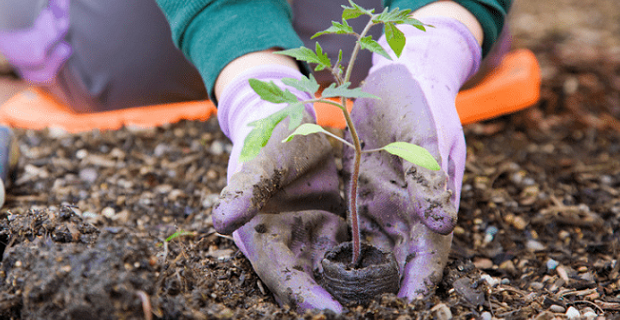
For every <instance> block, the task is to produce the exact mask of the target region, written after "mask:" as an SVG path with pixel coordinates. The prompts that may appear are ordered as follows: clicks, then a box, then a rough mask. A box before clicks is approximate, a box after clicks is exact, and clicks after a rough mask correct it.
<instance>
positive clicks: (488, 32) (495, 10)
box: [384, 0, 512, 57]
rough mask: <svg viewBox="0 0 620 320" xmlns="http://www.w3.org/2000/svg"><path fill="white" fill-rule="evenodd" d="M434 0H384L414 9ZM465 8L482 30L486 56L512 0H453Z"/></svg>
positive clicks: (385, 3)
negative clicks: (476, 20)
mask: <svg viewBox="0 0 620 320" xmlns="http://www.w3.org/2000/svg"><path fill="white" fill-rule="evenodd" d="M435 1H436V0H384V5H385V6H387V7H393V8H396V7H398V8H400V9H411V10H416V9H418V8H421V7H423V6H425V5H427V4H429V3H431V2H435ZM454 1H455V2H457V3H459V4H460V5H462V6H463V7H465V8H467V9H468V10H469V11H470V12H471V13H472V14H473V15H474V16H475V17H476V18H477V19H478V21H479V22H480V25H481V26H482V30H483V31H484V41H483V43H482V55H483V57H484V56H486V55H487V54H488V53H489V51H490V50H491V47H492V46H493V44H494V43H495V41H496V40H497V38H498V37H499V34H500V32H501V31H502V28H503V27H504V22H505V20H506V14H507V13H508V10H510V6H511V5H512V0H454Z"/></svg>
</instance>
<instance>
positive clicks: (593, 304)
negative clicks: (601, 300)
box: [573, 300, 605, 314]
mask: <svg viewBox="0 0 620 320" xmlns="http://www.w3.org/2000/svg"><path fill="white" fill-rule="evenodd" d="M577 303H584V304H589V305H591V306H593V307H595V308H596V309H597V310H598V311H600V313H601V314H604V313H605V311H604V310H603V308H601V307H599V306H598V304H596V303H594V302H592V301H588V300H576V301H573V304H577Z"/></svg>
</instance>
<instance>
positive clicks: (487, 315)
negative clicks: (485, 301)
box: [480, 311, 493, 320]
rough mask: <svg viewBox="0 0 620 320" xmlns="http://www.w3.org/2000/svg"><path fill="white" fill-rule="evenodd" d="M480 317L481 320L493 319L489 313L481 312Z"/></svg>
mask: <svg viewBox="0 0 620 320" xmlns="http://www.w3.org/2000/svg"><path fill="white" fill-rule="evenodd" d="M480 316H481V318H482V320H491V319H493V315H492V314H491V313H490V312H488V311H485V312H483V313H482V314H481V315H480Z"/></svg>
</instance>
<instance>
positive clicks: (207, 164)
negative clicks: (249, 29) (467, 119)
mask: <svg viewBox="0 0 620 320" xmlns="http://www.w3.org/2000/svg"><path fill="white" fill-rule="evenodd" d="M551 3H552V2H545V1H529V0H528V1H521V2H518V3H517V6H516V8H515V12H514V13H513V20H512V22H511V23H512V24H513V26H514V27H513V30H514V35H515V42H514V45H515V46H516V47H528V48H530V49H532V50H533V51H534V52H535V53H536V55H537V57H538V58H539V61H540V63H541V68H542V70H543V84H542V97H541V101H540V102H539V103H538V104H537V105H536V106H534V107H532V108H530V109H528V110H525V111H522V112H519V113H517V114H513V115H509V116H505V117H501V118H498V119H494V120H492V121H486V122H483V123H478V124H473V125H468V126H466V127H465V132H466V138H467V143H468V158H467V165H466V172H465V177H464V183H463V192H462V200H461V207H460V211H459V221H458V225H457V228H456V229H455V239H454V243H453V249H452V254H451V257H450V262H449V265H448V267H447V268H446V270H445V271H444V278H443V281H442V282H441V283H440V285H439V287H438V288H437V290H436V293H435V294H434V295H431V296H429V297H425V298H423V299H420V300H417V301H414V302H411V303H407V302H405V301H403V300H400V299H398V298H396V297H395V296H394V295H391V294H386V295H384V296H381V297H378V298H377V299H376V300H374V301H372V302H370V303H369V304H368V305H366V306H359V307H352V308H349V309H347V310H346V312H345V313H344V314H342V315H339V316H336V315H334V314H331V313H321V312H308V313H306V314H304V315H299V314H296V313H295V312H293V311H291V310H290V309H289V308H288V307H280V306H279V305H278V304H277V303H276V302H275V300H274V298H273V297H272V295H271V294H270V292H269V291H268V290H267V289H266V287H265V286H264V285H263V284H262V283H261V281H260V279H259V278H258V277H257V276H256V274H255V273H254V272H253V270H252V267H251V265H250V263H249V262H248V260H247V259H245V258H244V257H243V255H242V254H241V253H240V252H239V251H238V250H237V248H236V247H235V245H234V243H233V242H232V240H231V239H230V238H229V237H225V236H221V235H218V234H217V233H215V231H214V229H213V226H212V222H211V217H210V215H211V209H212V208H213V206H214V205H215V204H216V203H217V197H218V194H219V192H220V190H221V189H222V188H223V187H224V185H225V183H226V163H227V159H228V153H229V152H230V143H229V141H228V140H226V138H225V137H224V136H223V134H222V133H221V131H220V130H219V128H218V126H217V121H216V120H215V119H211V120H209V121H207V122H189V121H182V122H180V123H177V124H171V125H166V126H163V127H160V128H156V129H138V128H124V129H121V130H118V131H109V132H98V131H93V132H88V133H83V134H75V135H70V134H66V133H64V132H60V131H58V130H52V129H50V130H44V131H30V130H17V131H16V132H17V134H18V135H19V144H20V148H21V151H22V154H23V155H22V159H21V160H20V163H19V167H18V172H17V179H16V181H15V182H14V184H13V186H12V187H11V189H10V193H9V195H8V196H7V203H6V205H5V206H4V208H3V209H2V210H1V211H0V252H1V253H2V260H1V261H0V318H2V319H85V318H91V319H228V318H257V319H258V318H260V319H299V318H303V319H336V318H338V319H399V320H405V319H449V318H450V317H454V318H458V319H472V318H478V319H491V318H492V317H495V318H498V319H499V318H506V319H526V318H535V319H541V320H542V319H553V318H559V319H564V318H576V317H578V316H581V317H583V318H584V319H593V318H595V317H604V318H608V319H618V318H620V276H619V274H620V262H619V261H618V257H620V236H619V235H618V234H619V232H620V122H619V120H618V119H620V102H619V101H620V49H619V48H620V47H619V43H618V39H620V31H619V30H620V29H619V28H618V24H617V21H618V15H619V14H620V8H619V6H620V5H619V2H617V1H616V0H607V1H603V0H598V1H583V0H582V1H575V0H573V1H570V0H563V1H556V2H553V3H554V4H555V5H554V6H551ZM571 17H572V18H571ZM175 232H176V235H177V236H174V237H172V239H170V238H169V237H170V236H171V235H173V234H175Z"/></svg>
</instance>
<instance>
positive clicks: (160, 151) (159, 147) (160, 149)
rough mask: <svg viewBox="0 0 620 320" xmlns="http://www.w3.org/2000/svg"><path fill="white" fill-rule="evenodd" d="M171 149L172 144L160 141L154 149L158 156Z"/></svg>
mask: <svg viewBox="0 0 620 320" xmlns="http://www.w3.org/2000/svg"><path fill="white" fill-rule="evenodd" d="M169 150H170V146H168V145H167V144H165V143H160V144H158V145H157V146H156V147H155V150H153V155H154V156H156V157H161V156H163V155H165V154H166V153H168V151H169Z"/></svg>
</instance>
